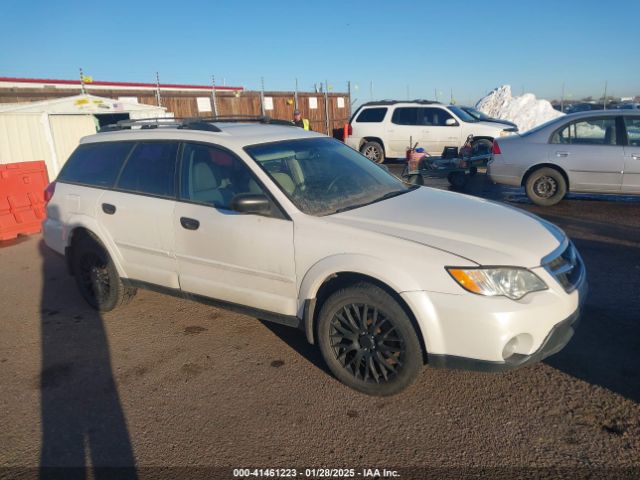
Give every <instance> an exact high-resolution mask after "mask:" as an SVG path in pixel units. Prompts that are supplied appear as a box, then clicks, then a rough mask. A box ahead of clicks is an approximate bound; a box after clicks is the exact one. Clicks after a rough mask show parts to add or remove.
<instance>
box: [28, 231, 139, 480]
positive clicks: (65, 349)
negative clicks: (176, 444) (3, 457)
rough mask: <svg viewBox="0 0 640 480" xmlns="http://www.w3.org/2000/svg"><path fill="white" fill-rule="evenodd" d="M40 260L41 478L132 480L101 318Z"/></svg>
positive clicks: (44, 251) (59, 261)
mask: <svg viewBox="0 0 640 480" xmlns="http://www.w3.org/2000/svg"><path fill="white" fill-rule="evenodd" d="M39 250H40V255H41V257H42V275H43V287H42V301H41V306H40V319H41V346H42V367H41V374H40V382H39V387H40V392H41V415H42V444H41V453H40V469H39V476H40V478H46V479H50V478H61V479H62V478H64V479H84V478H90V477H94V478H96V479H102V478H118V479H135V478H137V472H136V468H135V458H134V453H133V448H132V445H131V440H130V437H129V431H128V429H127V424H126V420H125V416H124V412H123V409H122V405H121V403H120V398H119V395H118V390H117V387H116V384H115V381H114V377H113V371H112V368H111V358H110V352H109V343H108V339H107V335H106V332H105V327H104V320H103V318H102V316H101V315H100V314H99V313H98V312H96V311H94V310H92V309H90V308H89V306H88V305H87V304H86V303H85V302H84V300H83V299H82V298H81V297H80V294H79V293H78V289H77V287H76V285H75V282H74V280H73V278H72V277H70V276H69V275H68V273H67V267H66V263H65V260H64V258H63V257H61V256H59V255H57V254H56V253H54V252H53V251H52V250H50V249H49V248H47V247H46V246H45V244H44V242H42V241H41V242H40V245H39Z"/></svg>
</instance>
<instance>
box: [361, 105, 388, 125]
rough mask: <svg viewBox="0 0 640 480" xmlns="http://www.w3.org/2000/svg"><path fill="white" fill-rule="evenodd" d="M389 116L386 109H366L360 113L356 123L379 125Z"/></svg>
mask: <svg viewBox="0 0 640 480" xmlns="http://www.w3.org/2000/svg"><path fill="white" fill-rule="evenodd" d="M386 114H387V109H386V108H365V109H364V110H362V112H360V115H358V118H356V122H358V123H378V122H381V121H382V120H383V119H384V116H385V115H386Z"/></svg>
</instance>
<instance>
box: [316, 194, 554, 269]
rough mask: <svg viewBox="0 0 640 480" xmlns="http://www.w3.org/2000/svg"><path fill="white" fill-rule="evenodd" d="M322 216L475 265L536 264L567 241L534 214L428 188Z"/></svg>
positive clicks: (527, 265) (533, 265) (528, 266)
mask: <svg viewBox="0 0 640 480" xmlns="http://www.w3.org/2000/svg"><path fill="white" fill-rule="evenodd" d="M325 219H326V220H327V221H329V222H332V223H337V224H343V225H345V226H349V227H353V228H357V229H360V230H368V231H371V232H375V233H378V234H383V235H388V236H391V237H396V238H399V239H404V240H407V241H411V242H417V243H420V244H423V245H426V246H429V247H433V248H436V249H439V250H443V251H446V252H449V253H451V254H454V255H457V256H459V257H462V258H463V259H466V260H467V261H471V262H474V263H477V264H479V265H511V266H521V267H527V268H533V267H537V266H539V265H540V263H541V259H542V258H543V257H544V256H546V255H548V254H549V253H550V252H552V251H553V250H555V249H556V248H558V246H559V245H560V244H561V243H562V242H563V241H564V239H565V235H564V233H563V232H562V231H561V230H560V229H559V228H558V227H556V226H555V225H553V224H551V223H549V222H547V221H545V220H542V219H540V218H538V217H536V216H535V215H532V214H529V213H527V212H524V211H521V210H518V209H516V208H513V207H509V206H504V205H501V204H498V203H495V202H491V201H488V200H483V199H480V198H477V197H471V196H468V195H463V194H459V193H453V192H448V191H444V190H436V189H433V188H428V187H420V188H417V189H416V190H414V191H412V192H409V193H406V194H403V195H399V196H397V197H393V198H390V199H388V200H384V201H381V202H376V203H373V204H371V205H367V206H365V207H360V208H357V209H354V210H349V211H347V212H343V213H339V214H335V215H330V216H327V217H325ZM461 263H466V262H461Z"/></svg>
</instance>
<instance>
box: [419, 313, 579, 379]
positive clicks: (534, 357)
mask: <svg viewBox="0 0 640 480" xmlns="http://www.w3.org/2000/svg"><path fill="white" fill-rule="evenodd" d="M579 321H580V310H576V311H575V312H574V313H573V314H572V315H571V316H569V317H568V318H566V319H565V320H563V321H562V322H560V323H558V324H557V325H556V326H555V327H553V328H552V329H551V331H550V332H549V334H548V335H547V337H546V338H545V340H544V341H543V342H542V345H540V347H539V348H538V350H536V351H535V352H533V353H532V354H530V355H521V354H517V353H516V354H513V355H512V356H511V357H509V358H508V359H507V360H505V361H504V362H493V361H489V360H478V359H474V358H466V357H458V356H455V355H437V354H436V355H434V354H429V355H428V363H429V365H431V366H432V367H436V368H455V369H461V370H473V371H477V372H503V371H506V370H513V369H516V368H520V367H524V366H525V365H530V364H532V363H537V362H540V361H541V360H543V359H545V358H547V357H549V356H551V355H553V354H555V353H558V352H559V351H560V350H562V349H563V348H564V346H565V345H566V344H567V343H569V340H571V338H572V337H573V334H574V332H575V329H576V327H577V326H578V323H579Z"/></svg>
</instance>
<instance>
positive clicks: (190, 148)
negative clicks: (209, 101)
mask: <svg viewBox="0 0 640 480" xmlns="http://www.w3.org/2000/svg"><path fill="white" fill-rule="evenodd" d="M181 168H182V172H181V175H180V178H181V187H180V198H181V199H183V200H188V201H190V202H194V203H202V204H205V205H211V206H213V207H216V208H221V209H224V210H231V200H232V199H233V197H235V196H236V195H239V194H242V193H254V194H264V191H263V190H262V188H261V187H260V186H259V185H258V183H257V182H256V181H255V180H254V178H253V175H252V174H251V171H250V170H249V168H248V167H247V166H246V165H245V164H244V162H242V160H240V159H239V158H238V157H236V156H235V155H232V154H231V153H229V152H227V151H226V150H223V149H221V148H217V147H214V146H211V145H202V144H197V143H186V144H185V145H184V149H183V152H182V167H181Z"/></svg>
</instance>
